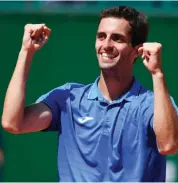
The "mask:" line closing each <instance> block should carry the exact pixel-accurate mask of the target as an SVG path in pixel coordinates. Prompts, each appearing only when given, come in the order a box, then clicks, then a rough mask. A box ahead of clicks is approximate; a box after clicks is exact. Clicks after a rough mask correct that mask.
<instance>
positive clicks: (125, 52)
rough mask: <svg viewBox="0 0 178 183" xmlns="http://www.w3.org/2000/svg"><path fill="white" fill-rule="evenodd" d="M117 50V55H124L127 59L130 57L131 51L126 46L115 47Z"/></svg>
mask: <svg viewBox="0 0 178 183" xmlns="http://www.w3.org/2000/svg"><path fill="white" fill-rule="evenodd" d="M117 50H118V51H119V53H120V54H121V55H123V56H124V55H126V56H127V57H128V56H130V55H131V53H132V50H131V49H130V48H128V46H125V45H121V46H119V47H117Z"/></svg>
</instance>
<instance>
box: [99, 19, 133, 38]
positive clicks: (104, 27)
mask: <svg viewBox="0 0 178 183" xmlns="http://www.w3.org/2000/svg"><path fill="white" fill-rule="evenodd" d="M98 32H105V33H109V34H112V33H120V34H123V35H125V36H127V35H128V34H129V32H130V26H129V22H128V21H127V20H125V19H123V18H113V17H109V18H102V19H101V21H100V24H99V26H98Z"/></svg>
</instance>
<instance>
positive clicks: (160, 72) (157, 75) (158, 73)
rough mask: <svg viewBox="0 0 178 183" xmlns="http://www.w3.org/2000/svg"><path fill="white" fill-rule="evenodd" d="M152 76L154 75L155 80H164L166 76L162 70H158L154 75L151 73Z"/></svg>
mask: <svg viewBox="0 0 178 183" xmlns="http://www.w3.org/2000/svg"><path fill="white" fill-rule="evenodd" d="M151 75H152V77H153V78H154V77H156V78H163V77H164V74H163V72H162V70H158V71H156V72H154V73H151Z"/></svg>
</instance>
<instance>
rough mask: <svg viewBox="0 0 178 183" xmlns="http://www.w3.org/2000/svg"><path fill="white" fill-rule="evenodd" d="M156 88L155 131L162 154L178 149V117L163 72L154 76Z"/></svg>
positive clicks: (174, 151) (154, 86)
mask: <svg viewBox="0 0 178 183" xmlns="http://www.w3.org/2000/svg"><path fill="white" fill-rule="evenodd" d="M152 78H153V88H154V98H155V100H154V131H155V134H156V138H157V144H158V147H159V151H160V153H161V154H173V153H176V152H177V150H178V117H177V114H176V110H175V109H174V107H173V105H172V102H171V99H170V96H169V93H168V91H167V87H166V84H165V80H164V75H163V74H162V73H157V74H155V75H153V76H152Z"/></svg>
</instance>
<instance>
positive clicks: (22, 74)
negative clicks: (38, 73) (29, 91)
mask: <svg viewBox="0 0 178 183" xmlns="http://www.w3.org/2000/svg"><path fill="white" fill-rule="evenodd" d="M32 58H33V53H30V52H28V51H25V50H23V49H21V51H20V53H19V57H18V60H17V64H16V67H15V70H14V73H13V76H12V78H11V81H10V83H9V86H8V89H7V92H6V97H5V101H4V108H3V115H2V125H3V127H4V128H7V127H8V128H10V129H9V131H18V130H19V128H20V125H21V123H22V122H23V116H24V104H25V90H26V81H27V77H28V72H29V68H30V63H31V60H32Z"/></svg>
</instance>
